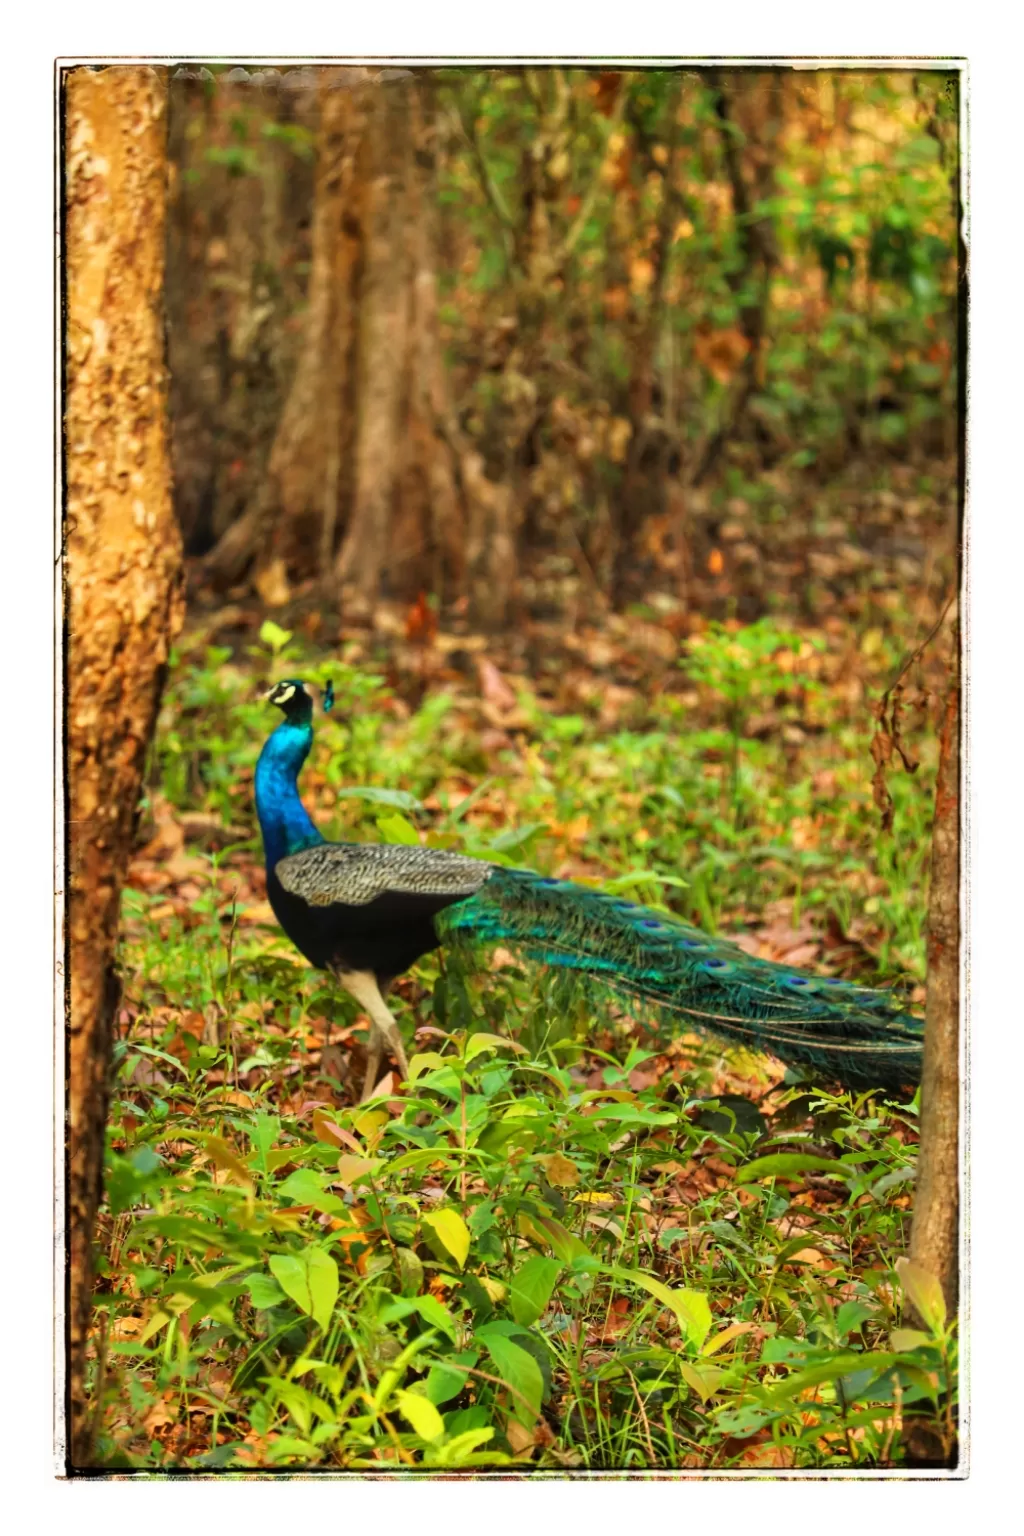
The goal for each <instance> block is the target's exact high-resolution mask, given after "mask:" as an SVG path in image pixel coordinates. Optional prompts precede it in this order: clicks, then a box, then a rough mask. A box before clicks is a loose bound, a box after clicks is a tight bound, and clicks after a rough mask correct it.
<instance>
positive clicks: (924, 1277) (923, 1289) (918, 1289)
mask: <svg viewBox="0 0 1024 1536" xmlns="http://www.w3.org/2000/svg"><path fill="white" fill-rule="evenodd" d="M896 1273H897V1274H898V1275H899V1277H900V1285H902V1287H903V1294H904V1295H905V1296H906V1298H907V1300H908V1301H909V1302H910V1305H911V1306H912V1307H913V1308H914V1311H915V1312H916V1313H917V1315H918V1316H919V1317H920V1319H921V1321H922V1322H923V1323H924V1325H925V1327H926V1328H930V1329H931V1331H932V1333H941V1332H942V1330H943V1328H944V1327H945V1326H946V1301H945V1297H944V1296H943V1294H942V1286H941V1285H940V1284H939V1282H938V1280H937V1279H936V1278H935V1276H934V1275H933V1274H932V1272H931V1270H930V1269H925V1268H924V1266H923V1265H922V1264H913V1263H911V1261H910V1259H897V1260H896Z"/></svg>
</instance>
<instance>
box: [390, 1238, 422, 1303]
mask: <svg viewBox="0 0 1024 1536" xmlns="http://www.w3.org/2000/svg"><path fill="white" fill-rule="evenodd" d="M395 1254H396V1257H397V1259H398V1283H399V1285H400V1286H401V1288H402V1295H403V1296H415V1295H417V1294H418V1292H419V1290H420V1287H421V1286H422V1284H423V1262H422V1260H421V1259H420V1258H419V1257H418V1256H417V1255H416V1254H415V1253H413V1251H412V1249H411V1248H396V1249H395Z"/></svg>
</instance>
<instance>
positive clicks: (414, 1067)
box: [409, 1051, 451, 1083]
mask: <svg viewBox="0 0 1024 1536" xmlns="http://www.w3.org/2000/svg"><path fill="white" fill-rule="evenodd" d="M448 1066H451V1062H448V1061H445V1059H444V1057H443V1056H439V1055H438V1053H437V1051H418V1052H417V1054H416V1055H415V1056H413V1057H412V1058H411V1059H410V1061H409V1081H410V1083H414V1082H415V1081H416V1079H417V1078H418V1077H419V1076H420V1075H421V1073H423V1072H433V1071H434V1070H435V1068H437V1067H448Z"/></svg>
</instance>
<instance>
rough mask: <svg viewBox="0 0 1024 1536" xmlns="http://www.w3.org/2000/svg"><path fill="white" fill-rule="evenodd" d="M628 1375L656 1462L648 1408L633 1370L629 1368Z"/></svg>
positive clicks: (645, 1436) (650, 1450)
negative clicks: (645, 1406) (645, 1405)
mask: <svg viewBox="0 0 1024 1536" xmlns="http://www.w3.org/2000/svg"><path fill="white" fill-rule="evenodd" d="M626 1375H627V1376H628V1377H629V1384H630V1386H631V1387H632V1388H633V1396H634V1397H635V1398H636V1406H637V1408H638V1409H639V1410H640V1421H641V1423H642V1424H643V1426H644V1438H645V1440H646V1441H647V1449H648V1451H649V1452H650V1456H651V1461H652V1462H655V1461H657V1459H658V1458H657V1456H656V1455H655V1453H654V1442H653V1440H652V1439H651V1426H650V1424H649V1422H648V1419H647V1410H646V1409H645V1408H644V1400H643V1398H642V1397H641V1396H640V1389H639V1387H638V1386H637V1384H636V1378H635V1376H634V1375H633V1372H632V1371H631V1370H629V1369H628V1368H627V1370H626Z"/></svg>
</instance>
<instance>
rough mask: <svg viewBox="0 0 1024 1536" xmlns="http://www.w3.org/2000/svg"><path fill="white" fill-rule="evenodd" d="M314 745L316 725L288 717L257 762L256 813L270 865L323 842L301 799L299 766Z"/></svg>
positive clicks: (267, 743)
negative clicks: (314, 728)
mask: <svg viewBox="0 0 1024 1536" xmlns="http://www.w3.org/2000/svg"><path fill="white" fill-rule="evenodd" d="M312 745H313V727H312V726H311V725H309V724H308V723H307V724H304V725H299V724H295V723H293V722H292V721H290V720H285V721H283V722H282V724H281V725H279V726H278V728H277V730H276V731H274V733H273V734H272V735H271V736H270V737H269V739H268V740H267V742H266V744H265V745H264V748H263V751H262V752H261V753H260V758H259V762H258V763H257V764H256V815H257V816H258V817H259V821H260V831H261V832H262V834H263V853H264V857H265V858H266V861H267V868H268V870H269V869H273V867H274V865H275V864H276V863H277V861H278V859H283V858H285V857H286V855H287V854H289V853H298V852H299V850H300V849H301V848H310V847H312V846H313V845H314V844H316V843H322V842H323V840H324V839H323V837H322V836H321V835H320V833H319V832H318V831H317V829H316V827H315V826H314V825H313V823H312V822H311V821H310V819H309V816H308V815H307V813H306V807H305V806H304V805H303V803H302V801H301V800H300V799H299V789H298V782H297V781H298V777H299V769H300V768H301V767H302V765H303V763H304V762H305V761H306V757H307V755H308V753H309V749H310V747H311V746H312Z"/></svg>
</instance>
